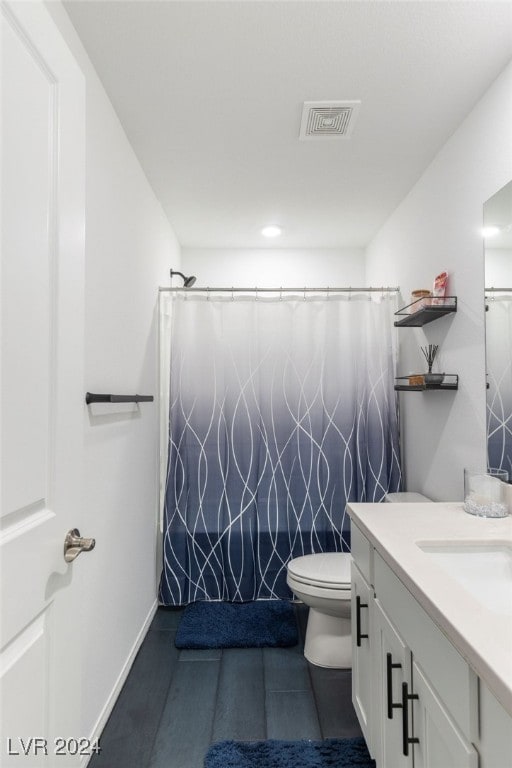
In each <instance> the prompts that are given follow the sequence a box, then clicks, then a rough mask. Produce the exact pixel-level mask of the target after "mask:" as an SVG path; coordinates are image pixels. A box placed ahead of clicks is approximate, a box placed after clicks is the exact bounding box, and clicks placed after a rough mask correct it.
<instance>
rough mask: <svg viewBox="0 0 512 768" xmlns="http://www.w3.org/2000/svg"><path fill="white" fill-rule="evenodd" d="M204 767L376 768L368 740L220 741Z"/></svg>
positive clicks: (212, 748)
mask: <svg viewBox="0 0 512 768" xmlns="http://www.w3.org/2000/svg"><path fill="white" fill-rule="evenodd" d="M204 768H375V761H374V760H372V759H371V757H370V754H369V752H368V749H367V748H366V743H365V741H364V739H361V738H356V739H325V740H324V741H306V740H304V741H277V740H272V739H271V740H269V741H219V742H218V743H217V744H214V745H213V746H212V747H210V749H209V750H208V752H207V754H206V757H205V759H204Z"/></svg>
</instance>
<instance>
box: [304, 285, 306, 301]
mask: <svg viewBox="0 0 512 768" xmlns="http://www.w3.org/2000/svg"><path fill="white" fill-rule="evenodd" d="M304 301H306V286H304Z"/></svg>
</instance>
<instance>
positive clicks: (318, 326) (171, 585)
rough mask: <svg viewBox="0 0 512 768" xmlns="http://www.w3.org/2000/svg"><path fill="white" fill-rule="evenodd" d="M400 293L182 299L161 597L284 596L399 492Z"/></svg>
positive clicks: (177, 316) (174, 346)
mask: <svg viewBox="0 0 512 768" xmlns="http://www.w3.org/2000/svg"><path fill="white" fill-rule="evenodd" d="M394 309H395V300H394V297H390V296H386V297H383V298H382V299H379V300H378V301H376V300H370V299H369V298H368V296H367V295H366V296H364V295H357V296H341V295H337V296H331V297H329V298H328V299H326V298H325V297H320V298H319V297H317V296H316V297H308V298H307V299H303V298H301V299H298V298H296V297H295V298H284V297H283V298H282V299H280V300H273V299H263V298H258V299H256V300H255V299H248V298H246V297H237V298H235V299H231V298H222V297H215V298H212V297H208V298H205V297H204V296H201V295H194V296H193V297H190V296H181V295H178V296H176V297H175V298H174V299H173V307H172V321H171V374H170V375H171V383H170V392H171V396H170V415H169V424H170V428H169V461H168V473H167V484H166V500H165V510H164V567H163V573H162V579H161V586H160V600H161V602H162V603H163V604H166V605H182V604H186V603H189V602H193V601H196V600H230V601H247V600H257V599H269V598H270V599H274V598H276V599H277V598H286V597H289V596H290V594H291V593H290V591H289V588H288V586H287V584H286V564H287V562H288V560H289V559H290V558H292V557H297V556H299V555H303V554H308V553H311V552H326V551H343V550H345V551H346V550H348V549H349V547H350V530H349V520H348V516H347V514H346V504H347V501H349V500H351V501H381V500H382V499H383V497H384V495H385V494H386V493H387V492H388V491H396V490H399V488H400V482H401V472H400V461H399V443H398V423H397V410H396V398H395V392H394V389H393V384H394V348H393V339H394V335H393V330H392V329H393V311H394Z"/></svg>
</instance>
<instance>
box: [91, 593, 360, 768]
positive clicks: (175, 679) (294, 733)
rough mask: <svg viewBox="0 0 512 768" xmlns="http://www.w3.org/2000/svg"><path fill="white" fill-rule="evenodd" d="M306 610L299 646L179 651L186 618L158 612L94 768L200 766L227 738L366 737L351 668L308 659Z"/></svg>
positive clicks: (177, 612) (175, 612) (301, 609)
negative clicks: (179, 635) (354, 704)
mask: <svg viewBox="0 0 512 768" xmlns="http://www.w3.org/2000/svg"><path fill="white" fill-rule="evenodd" d="M306 612H307V608H305V607H304V606H298V607H297V621H298V624H299V627H300V632H301V638H302V640H301V643H300V644H299V645H297V646H296V647H294V648H264V649H259V648H247V649H228V650H222V651H221V650H215V651H178V650H177V649H176V648H175V646H174V636H175V632H176V627H177V625H178V622H179V618H180V615H181V611H180V610H179V609H177V610H172V609H171V610H168V609H167V610H166V609H162V608H161V609H159V611H158V613H157V615H156V616H155V619H154V621H153V623H152V625H151V628H150V631H149V632H148V634H147V636H146V638H145V640H144V642H143V644H142V646H141V649H140V651H139V653H138V655H137V658H136V659H135V662H134V664H133V667H132V669H131V671H130V674H129V676H128V679H127V681H126V683H125V685H124V687H123V690H122V692H121V695H120V697H119V699H118V701H117V703H116V706H115V708H114V710H113V712H112V714H111V716H110V719H109V721H108V723H107V725H106V727H105V729H104V731H103V734H102V736H101V739H100V746H101V753H100V754H99V755H95V756H94V757H93V758H92V760H91V762H90V763H89V768H202V766H203V760H204V756H205V754H206V752H207V750H208V747H209V746H210V744H212V743H213V742H215V741H220V740H222V739H236V740H243V741H249V740H255V739H322V738H334V737H335V738H350V737H352V736H360V735H361V731H360V728H359V724H358V722H357V718H356V715H355V712H354V709H353V707H352V703H351V673H350V670H330V669H322V668H320V667H315V666H313V665H312V664H309V663H308V662H307V661H306V660H305V659H304V656H303V638H304V629H305V624H306V619H307V613H306Z"/></svg>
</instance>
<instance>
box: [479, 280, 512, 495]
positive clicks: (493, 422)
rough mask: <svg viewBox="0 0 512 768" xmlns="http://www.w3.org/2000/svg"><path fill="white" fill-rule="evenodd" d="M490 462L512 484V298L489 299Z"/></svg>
mask: <svg viewBox="0 0 512 768" xmlns="http://www.w3.org/2000/svg"><path fill="white" fill-rule="evenodd" d="M487 305H488V307H489V311H488V312H487V316H486V318H485V324H486V355H487V381H488V384H489V388H488V390H487V462H488V465H489V467H492V468H493V469H505V470H506V471H507V472H508V473H509V481H511V482H512V296H511V295H510V294H497V295H493V296H491V297H490V298H489V297H487Z"/></svg>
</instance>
